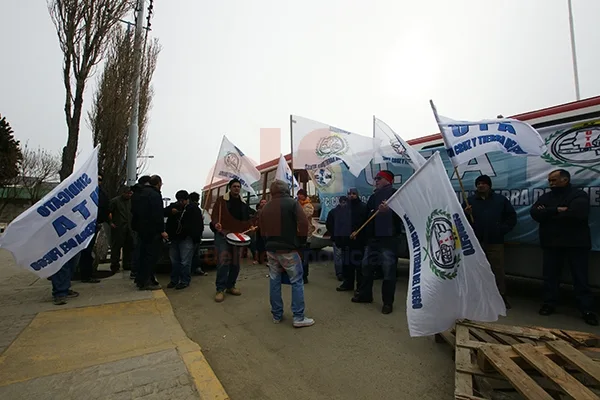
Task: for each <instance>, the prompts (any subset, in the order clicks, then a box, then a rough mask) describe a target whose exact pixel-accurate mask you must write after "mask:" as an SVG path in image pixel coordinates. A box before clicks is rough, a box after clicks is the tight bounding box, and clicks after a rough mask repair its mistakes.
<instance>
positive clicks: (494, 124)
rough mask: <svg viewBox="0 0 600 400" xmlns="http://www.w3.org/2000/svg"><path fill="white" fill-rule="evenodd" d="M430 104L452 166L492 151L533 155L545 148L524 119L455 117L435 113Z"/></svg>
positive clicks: (542, 151) (538, 154)
mask: <svg viewBox="0 0 600 400" xmlns="http://www.w3.org/2000/svg"><path fill="white" fill-rule="evenodd" d="M430 104H431V108H432V110H433V114H434V116H435V118H436V121H437V123H438V126H439V128H440V131H441V134H442V137H443V138H444V143H445V145H446V152H447V153H448V157H449V158H450V160H451V161H452V164H453V165H454V166H459V165H461V164H466V163H468V162H469V161H470V160H472V159H473V158H475V157H479V156H482V155H484V154H486V153H490V152H492V151H501V152H504V153H508V154H511V155H513V156H536V157H537V156H541V155H542V154H544V153H545V152H546V145H545V144H544V141H543V140H542V138H541V136H540V134H539V133H538V131H536V130H535V129H534V128H533V127H532V126H531V125H529V124H528V123H526V122H523V121H519V120H516V119H512V118H502V119H488V120H482V121H455V120H452V119H450V118H446V117H443V116H441V115H439V114H438V113H437V110H436V108H435V106H434V104H433V102H432V101H430Z"/></svg>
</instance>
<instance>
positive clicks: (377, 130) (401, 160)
mask: <svg viewBox="0 0 600 400" xmlns="http://www.w3.org/2000/svg"><path fill="white" fill-rule="evenodd" d="M373 129H374V132H373V136H374V137H376V138H378V139H380V140H381V141H382V144H381V147H379V149H378V150H377V152H376V153H375V157H374V160H373V163H374V164H383V163H392V164H396V165H398V164H407V163H408V164H409V165H410V166H411V167H412V168H413V169H414V170H415V171H416V170H417V169H419V168H421V166H422V165H423V164H425V157H423V156H422V155H421V154H419V152H418V151H417V150H415V149H414V148H413V147H412V146H411V145H409V144H408V143H406V142H405V141H404V140H402V138H401V137H400V136H398V134H397V133H396V132H394V131H393V130H392V128H390V127H389V125H388V124H386V123H385V122H383V121H382V120H380V119H377V118H375V117H373Z"/></svg>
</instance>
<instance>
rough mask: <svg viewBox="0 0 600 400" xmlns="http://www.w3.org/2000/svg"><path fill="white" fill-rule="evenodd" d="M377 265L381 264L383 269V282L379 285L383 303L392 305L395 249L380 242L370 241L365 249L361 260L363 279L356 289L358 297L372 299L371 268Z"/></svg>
mask: <svg viewBox="0 0 600 400" xmlns="http://www.w3.org/2000/svg"><path fill="white" fill-rule="evenodd" d="M377 266H381V269H382V270H383V284H382V286H381V297H382V300H383V304H384V305H392V304H394V295H395V293H396V269H397V268H398V256H397V255H396V249H392V248H389V247H387V246H385V245H382V244H380V243H371V244H369V245H367V247H366V249H365V255H364V257H363V261H362V274H363V281H362V284H361V285H360V288H359V289H358V292H359V297H360V298H362V299H366V300H369V299H370V300H372V299H373V269H374V268H375V267H377Z"/></svg>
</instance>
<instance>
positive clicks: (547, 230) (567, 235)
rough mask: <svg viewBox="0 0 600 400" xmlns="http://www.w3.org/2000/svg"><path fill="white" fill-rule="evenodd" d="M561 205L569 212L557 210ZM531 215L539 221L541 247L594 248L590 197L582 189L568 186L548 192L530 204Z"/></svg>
mask: <svg viewBox="0 0 600 400" xmlns="http://www.w3.org/2000/svg"><path fill="white" fill-rule="evenodd" d="M538 206H544V209H541V210H540V209H538ZM558 207H567V211H563V212H558ZM530 214H531V217H532V218H533V219H534V220H536V221H537V222H539V224H540V227H539V235H540V246H541V247H580V248H584V249H590V248H591V247H592V238H591V234H590V226H589V223H588V221H589V214H590V199H589V197H588V195H587V193H586V192H584V191H583V190H580V189H576V188H574V187H572V186H571V185H569V186H567V187H565V188H558V190H557V189H554V190H553V191H551V192H549V193H545V194H543V195H542V196H541V197H540V198H539V199H538V201H536V202H535V204H534V205H533V206H532V207H531V210H530Z"/></svg>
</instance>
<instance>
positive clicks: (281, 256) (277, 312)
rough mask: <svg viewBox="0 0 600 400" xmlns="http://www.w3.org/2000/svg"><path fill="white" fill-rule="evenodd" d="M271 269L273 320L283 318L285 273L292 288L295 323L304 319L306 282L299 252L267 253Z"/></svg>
mask: <svg viewBox="0 0 600 400" xmlns="http://www.w3.org/2000/svg"><path fill="white" fill-rule="evenodd" d="M267 265H268V267H269V278H270V279H269V297H270V300H271V314H273V319H276V320H280V319H281V317H282V316H283V299H282V298H281V275H282V272H285V273H286V274H287V276H288V277H289V278H290V284H291V286H292V313H293V314H294V321H302V320H303V319H304V281H303V279H302V260H301V259H300V255H299V254H298V252H296V251H294V252H291V253H279V252H278V253H275V252H271V251H268V252H267Z"/></svg>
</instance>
